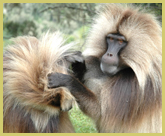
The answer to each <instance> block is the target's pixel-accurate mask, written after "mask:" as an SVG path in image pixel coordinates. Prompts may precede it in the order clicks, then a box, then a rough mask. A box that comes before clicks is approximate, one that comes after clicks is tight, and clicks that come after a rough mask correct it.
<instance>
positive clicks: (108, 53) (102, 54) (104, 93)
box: [48, 4, 162, 133]
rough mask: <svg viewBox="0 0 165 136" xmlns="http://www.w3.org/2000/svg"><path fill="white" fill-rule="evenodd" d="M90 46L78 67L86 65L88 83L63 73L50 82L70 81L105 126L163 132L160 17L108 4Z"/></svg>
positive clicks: (68, 84) (104, 128) (84, 105)
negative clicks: (83, 61)
mask: <svg viewBox="0 0 165 136" xmlns="http://www.w3.org/2000/svg"><path fill="white" fill-rule="evenodd" d="M86 46H87V48H86V50H85V51H84V53H83V55H84V56H85V64H84V65H83V63H82V64H81V66H82V68H83V70H79V73H76V74H77V77H79V76H80V75H81V73H80V71H82V72H85V70H86V72H85V75H84V77H83V79H82V81H83V82H84V84H85V86H86V87H85V86H84V85H83V84H82V83H80V82H79V81H78V80H77V79H76V78H74V77H72V76H69V75H65V74H61V73H52V74H49V75H48V80H49V84H48V85H49V87H50V88H54V87H59V86H63V87H67V88H68V89H69V90H70V92H71V94H72V95H73V96H74V97H75V98H76V100H77V102H78V103H79V106H80V108H81V109H82V111H84V113H86V114H87V115H89V116H90V117H91V118H93V119H94V120H95V122H96V126H97V129H98V131H99V132H111V133H113V132H114V133H121V132H125V133H160V132H162V83H161V82H162V37H161V26H160V25H159V23H158V21H156V19H155V17H154V16H153V15H151V14H148V13H145V12H143V11H141V10H140V9H138V8H135V7H133V6H130V5H121V4H108V5H106V6H104V7H103V8H102V9H101V10H100V13H99V14H98V16H97V17H96V18H95V20H94V24H93V26H92V28H91V31H90V33H89V36H88V39H87V42H86ZM78 66H79V67H80V65H78ZM76 67H77V64H76V63H74V64H73V69H75V71H78V69H76ZM79 67H77V68H79ZM79 74H80V75H79ZM57 79H58V82H55V81H56V80H57Z"/></svg>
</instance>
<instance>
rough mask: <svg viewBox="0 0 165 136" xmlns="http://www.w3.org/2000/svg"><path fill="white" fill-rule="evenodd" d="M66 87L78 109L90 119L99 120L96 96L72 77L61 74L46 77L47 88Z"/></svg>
mask: <svg viewBox="0 0 165 136" xmlns="http://www.w3.org/2000/svg"><path fill="white" fill-rule="evenodd" d="M57 87H66V88H68V89H69V90H70V92H71V94H72V95H73V96H74V97H75V98H76V100H77V103H78V104H79V107H80V109H81V110H82V111H83V112H84V113H86V114H87V115H88V116H91V117H92V118H95V119H99V116H100V106H99V101H98V99H97V97H96V95H95V94H94V93H93V92H92V91H91V90H89V89H88V88H87V87H85V86H84V85H83V84H82V83H81V82H80V81H79V80H77V79H76V78H74V77H73V76H70V75H66V74H62V73H51V74H49V75H48V88H57Z"/></svg>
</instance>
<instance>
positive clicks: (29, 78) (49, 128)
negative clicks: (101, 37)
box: [3, 33, 75, 133]
mask: <svg viewBox="0 0 165 136" xmlns="http://www.w3.org/2000/svg"><path fill="white" fill-rule="evenodd" d="M63 44H64V40H63V39H62V37H61V36H60V34H59V33H55V34H52V35H50V34H45V35H44V36H43V38H42V39H41V40H38V39H36V38H34V37H18V38H16V39H14V44H13V45H10V46H7V48H6V49H5V52H4V56H3V131H4V132H5V133H53V132H56V133H57V132H61V133H65V132H67V133H69V132H74V129H73V126H72V124H71V122H70V120H69V116H68V113H67V110H69V109H70V108H71V107H72V106H73V104H74V103H75V98H74V97H73V96H72V95H71V94H70V92H69V91H68V90H67V88H63V87H60V88H56V89H48V88H47V74H49V73H51V72H60V73H65V74H68V70H67V67H68V66H67V63H66V61H65V60H64V57H65V56H68V55H70V53H67V52H68V50H69V49H70V48H71V47H72V45H71V44H70V45H65V46H63Z"/></svg>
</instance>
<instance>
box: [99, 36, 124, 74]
mask: <svg viewBox="0 0 165 136" xmlns="http://www.w3.org/2000/svg"><path fill="white" fill-rule="evenodd" d="M106 42H107V51H106V53H105V54H104V55H103V56H102V58H101V64H100V68H101V70H102V72H103V73H105V74H108V75H109V76H113V75H115V74H116V73H117V72H119V71H120V70H121V69H123V68H125V67H126V66H124V65H122V62H121V60H120V57H119V56H120V52H121V50H122V49H123V48H124V47H125V46H126V45H127V42H126V39H125V37H124V36H122V35H120V34H109V35H107V37H106Z"/></svg>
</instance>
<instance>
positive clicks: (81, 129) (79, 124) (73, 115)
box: [69, 107, 97, 133]
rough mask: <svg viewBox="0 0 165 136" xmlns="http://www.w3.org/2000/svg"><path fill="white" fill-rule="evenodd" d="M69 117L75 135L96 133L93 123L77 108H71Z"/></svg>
mask: <svg viewBox="0 0 165 136" xmlns="http://www.w3.org/2000/svg"><path fill="white" fill-rule="evenodd" d="M69 115H70V120H71V122H72V124H73V126H74V129H75V131H76V133H97V130H96V127H95V125H94V122H93V121H92V120H91V119H90V118H89V117H87V116H86V115H85V114H83V113H82V112H81V110H80V109H79V108H78V107H74V108H72V109H71V110H70V111H69Z"/></svg>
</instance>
